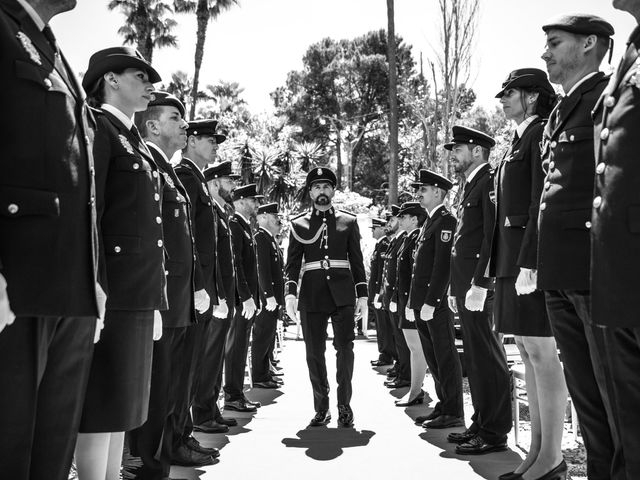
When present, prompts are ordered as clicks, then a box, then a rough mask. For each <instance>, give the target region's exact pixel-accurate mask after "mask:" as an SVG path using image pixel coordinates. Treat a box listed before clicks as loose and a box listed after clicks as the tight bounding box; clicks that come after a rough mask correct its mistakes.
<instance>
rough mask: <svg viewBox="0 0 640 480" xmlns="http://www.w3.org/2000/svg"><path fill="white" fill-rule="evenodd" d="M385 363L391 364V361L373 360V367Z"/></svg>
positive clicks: (381, 365)
mask: <svg viewBox="0 0 640 480" xmlns="http://www.w3.org/2000/svg"><path fill="white" fill-rule="evenodd" d="M385 365H391V362H385V361H384V360H371V366H372V367H384V366H385Z"/></svg>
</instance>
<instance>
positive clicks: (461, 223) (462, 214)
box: [451, 164, 496, 298]
mask: <svg viewBox="0 0 640 480" xmlns="http://www.w3.org/2000/svg"><path fill="white" fill-rule="evenodd" d="M492 190H493V172H492V171H491V167H490V166H489V164H486V165H483V166H482V168H481V169H480V170H478V172H476V174H475V176H474V177H473V178H472V179H471V181H470V182H467V184H466V185H465V187H464V192H463V194H462V200H461V203H460V207H459V211H458V226H457V229H456V233H455V235H454V237H453V248H452V250H451V294H452V295H454V296H456V297H462V298H464V296H465V295H466V294H467V291H468V290H469V288H471V285H472V284H473V285H477V286H479V287H484V288H489V289H492V288H493V279H492V278H491V277H490V276H489V272H488V268H487V267H488V265H489V257H490V256H491V237H492V236H493V224H494V222H495V215H496V212H495V205H494V204H493V202H492V201H491V198H490V197H491V194H492Z"/></svg>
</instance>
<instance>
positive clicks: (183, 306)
mask: <svg viewBox="0 0 640 480" xmlns="http://www.w3.org/2000/svg"><path fill="white" fill-rule="evenodd" d="M149 150H150V151H151V154H152V155H153V158H154V160H155V161H156V165H158V167H159V169H160V171H161V173H162V177H163V182H162V183H163V185H162V230H163V234H164V248H165V249H166V251H167V260H166V262H165V271H166V274H167V299H168V302H169V309H168V310H165V311H163V312H162V327H163V328H177V327H187V326H189V325H191V324H193V323H195V321H196V313H195V305H194V301H193V292H194V285H195V278H194V263H195V261H196V256H195V254H196V253H195V247H194V245H193V232H192V231H191V205H190V204H189V197H188V196H187V191H186V190H185V188H184V186H183V185H182V183H181V182H180V180H179V179H178V176H177V175H176V173H175V171H174V170H173V167H172V166H171V164H170V163H169V162H167V161H166V160H165V158H164V157H163V156H162V154H161V153H160V152H159V151H158V150H157V149H156V147H154V146H153V145H149Z"/></svg>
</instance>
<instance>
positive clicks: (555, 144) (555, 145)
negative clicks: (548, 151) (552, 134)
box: [551, 140, 558, 148]
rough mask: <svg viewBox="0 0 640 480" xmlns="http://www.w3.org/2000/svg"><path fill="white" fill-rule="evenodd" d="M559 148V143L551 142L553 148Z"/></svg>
mask: <svg viewBox="0 0 640 480" xmlns="http://www.w3.org/2000/svg"><path fill="white" fill-rule="evenodd" d="M557 146H558V142H556V141H555V140H554V141H553V142H551V148H556V147H557Z"/></svg>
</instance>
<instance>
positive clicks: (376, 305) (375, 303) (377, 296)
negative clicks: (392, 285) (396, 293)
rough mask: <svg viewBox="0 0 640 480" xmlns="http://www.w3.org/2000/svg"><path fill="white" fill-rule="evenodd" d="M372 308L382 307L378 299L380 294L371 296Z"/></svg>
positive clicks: (378, 308)
mask: <svg viewBox="0 0 640 480" xmlns="http://www.w3.org/2000/svg"><path fill="white" fill-rule="evenodd" d="M373 308H375V309H377V310H380V309H381V308H382V302H381V301H380V294H378V295H376V296H375V297H373Z"/></svg>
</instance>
